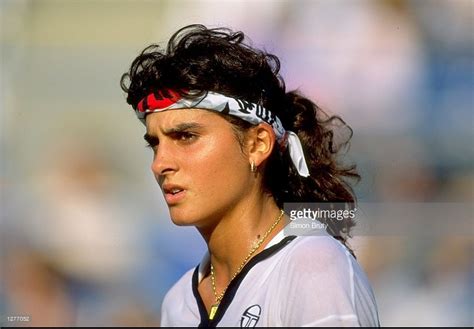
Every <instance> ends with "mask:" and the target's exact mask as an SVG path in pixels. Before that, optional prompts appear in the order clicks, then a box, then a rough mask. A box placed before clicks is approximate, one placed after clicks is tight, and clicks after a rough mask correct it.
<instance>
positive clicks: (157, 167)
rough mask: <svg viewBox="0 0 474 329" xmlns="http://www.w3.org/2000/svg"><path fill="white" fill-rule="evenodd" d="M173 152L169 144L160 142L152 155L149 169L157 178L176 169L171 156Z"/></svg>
mask: <svg viewBox="0 0 474 329" xmlns="http://www.w3.org/2000/svg"><path fill="white" fill-rule="evenodd" d="M172 154H173V152H172V150H171V148H170V147H169V145H166V143H160V145H159V146H158V147H157V149H156V151H155V154H154V156H153V162H152V164H151V171H152V172H153V174H154V175H155V177H156V178H157V179H158V180H159V179H161V178H163V176H165V175H166V174H168V173H171V172H174V171H176V163H175V161H174V158H173V156H172Z"/></svg>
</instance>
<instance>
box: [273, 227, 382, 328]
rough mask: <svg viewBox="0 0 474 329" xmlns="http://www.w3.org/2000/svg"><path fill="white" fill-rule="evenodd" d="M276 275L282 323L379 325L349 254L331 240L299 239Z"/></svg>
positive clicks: (365, 283)
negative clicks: (277, 276)
mask: <svg viewBox="0 0 474 329" xmlns="http://www.w3.org/2000/svg"><path fill="white" fill-rule="evenodd" d="M288 247H289V248H288V250H287V253H286V254H285V255H284V257H283V258H282V261H281V263H280V268H279V271H278V273H279V274H278V275H279V278H278V280H279V282H278V284H277V286H278V287H279V288H280V289H278V299H279V300H280V301H281V303H282V310H283V316H282V319H284V321H283V323H291V324H292V325H297V326H299V325H309V324H312V325H316V324H318V325H324V324H334V325H337V326H342V325H348V324H349V325H351V326H354V325H357V324H376V323H377V321H378V320H377V311H376V304H375V299H374V298H373V294H372V291H371V287H370V284H369V282H368V280H367V278H366V276H365V273H364V271H363V270H362V268H361V267H360V266H359V264H358V262H357V261H356V259H355V258H354V257H353V256H352V254H351V253H350V252H349V250H348V249H347V248H346V247H345V246H344V245H343V244H342V243H341V242H339V241H338V240H336V239H334V238H333V237H331V236H329V235H324V236H300V237H297V238H295V239H294V241H293V242H292V243H290V244H289V245H288Z"/></svg>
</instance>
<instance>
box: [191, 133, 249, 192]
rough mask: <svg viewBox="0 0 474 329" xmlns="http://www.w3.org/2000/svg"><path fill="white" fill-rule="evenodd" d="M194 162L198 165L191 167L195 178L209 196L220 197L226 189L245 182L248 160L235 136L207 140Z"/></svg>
mask: <svg viewBox="0 0 474 329" xmlns="http://www.w3.org/2000/svg"><path fill="white" fill-rule="evenodd" d="M194 163H195V165H196V167H195V168H191V169H194V170H195V173H196V175H195V177H194V178H195V179H196V180H198V181H199V183H200V184H199V185H200V189H205V190H206V194H207V196H208V197H216V198H219V197H220V194H222V193H223V192H225V191H226V189H234V188H236V187H237V186H236V185H239V184H243V183H244V182H245V176H246V175H245V174H246V172H245V168H246V160H245V158H244V155H243V154H242V151H241V149H240V146H239V144H238V142H237V141H236V140H235V139H234V136H231V137H230V138H225V139H224V138H219V139H217V138H214V139H210V140H209V141H207V143H206V146H205V147H204V148H203V149H202V150H201V152H198V153H197V154H196V158H195V161H194ZM198 163H199V165H197V164H198ZM190 165H192V163H190Z"/></svg>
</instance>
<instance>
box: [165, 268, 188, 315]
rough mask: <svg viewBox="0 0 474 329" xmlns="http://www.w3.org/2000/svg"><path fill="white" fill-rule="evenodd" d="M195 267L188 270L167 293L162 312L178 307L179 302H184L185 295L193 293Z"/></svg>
mask: <svg viewBox="0 0 474 329" xmlns="http://www.w3.org/2000/svg"><path fill="white" fill-rule="evenodd" d="M194 270H195V269H194V268H193V269H190V270H189V271H187V272H186V273H185V274H184V275H183V276H182V277H181V278H180V279H179V280H178V281H177V282H176V283H175V284H174V285H173V286H172V287H171V289H170V290H168V292H167V293H166V295H165V297H164V299H163V304H162V307H161V312H162V314H163V315H164V314H165V313H166V312H167V310H169V309H173V308H176V306H178V305H177V304H182V303H183V302H184V296H186V295H187V294H192V293H193V292H192V279H193V273H194Z"/></svg>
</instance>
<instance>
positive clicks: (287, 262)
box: [161, 231, 379, 327]
mask: <svg viewBox="0 0 474 329" xmlns="http://www.w3.org/2000/svg"><path fill="white" fill-rule="evenodd" d="M208 272H209V254H206V255H205V256H204V258H203V260H202V262H201V264H200V265H199V266H198V267H196V269H194V270H190V271H188V272H187V273H186V274H184V275H183V277H182V278H181V279H180V280H179V281H178V282H177V283H176V284H175V285H174V286H173V287H172V288H171V289H170V291H169V292H168V293H167V294H166V296H165V299H164V301H163V306H162V312H161V325H162V326H194V327H196V326H204V327H214V326H219V327H220V326H222V327H225V326H231V327H275V326H285V327H286V326H288V327H300V326H310V327H314V326H338V327H344V326H351V327H352V326H364V327H375V326H379V320H378V314H377V306H376V303H375V298H374V295H373V293H372V289H371V287H370V284H369V281H368V280H367V277H366V275H365V273H364V272H363V270H362V269H361V268H360V266H359V264H358V263H357V261H356V260H355V259H354V257H352V255H351V254H350V253H349V251H348V250H347V248H346V247H345V246H344V245H343V244H341V243H340V242H339V241H337V240H336V239H334V238H333V237H331V236H329V235H323V236H298V237H294V236H291V237H285V236H284V235H283V231H281V232H279V233H278V235H276V236H275V237H274V238H273V239H272V240H271V241H270V243H269V244H268V245H267V246H266V248H265V250H263V251H262V252H260V253H259V254H258V255H256V256H254V257H253V258H252V259H251V260H250V261H249V262H248V263H247V264H246V265H245V267H244V268H243V269H242V271H241V272H240V273H239V274H238V275H237V276H236V277H235V279H234V280H233V281H232V282H231V284H230V285H229V287H228V288H227V290H226V293H225V295H224V297H223V299H222V300H221V303H220V305H219V309H218V311H217V313H216V315H215V317H214V319H213V320H212V321H210V320H209V319H208V314H207V311H206V309H205V307H204V304H203V302H202V299H201V297H200V295H199V293H198V289H197V286H198V282H200V281H201V280H202V279H203V278H204V275H205V274H206V273H208Z"/></svg>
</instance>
